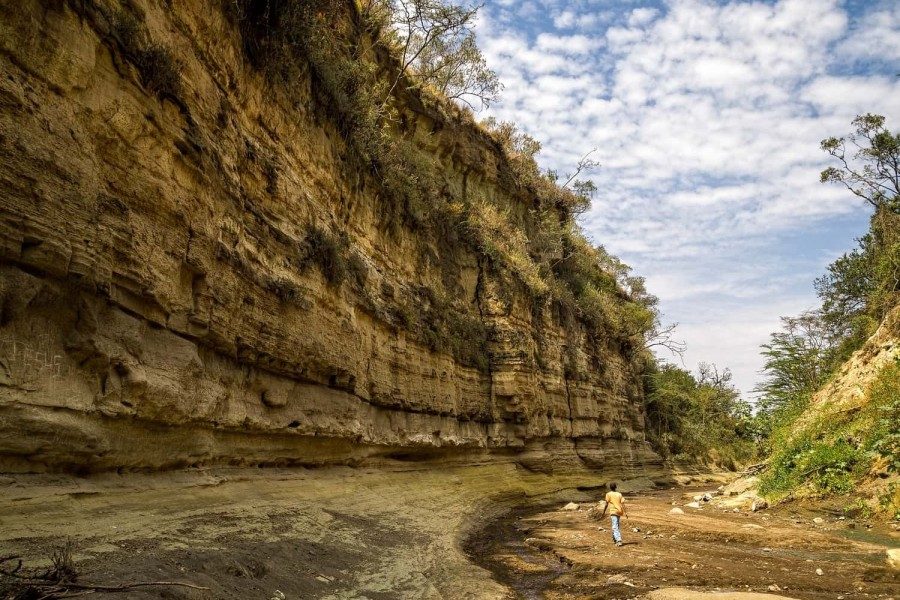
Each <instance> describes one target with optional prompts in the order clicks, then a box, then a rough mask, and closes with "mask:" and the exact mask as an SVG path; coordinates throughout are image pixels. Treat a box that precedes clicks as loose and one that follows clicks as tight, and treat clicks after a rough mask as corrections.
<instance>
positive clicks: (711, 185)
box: [479, 0, 900, 391]
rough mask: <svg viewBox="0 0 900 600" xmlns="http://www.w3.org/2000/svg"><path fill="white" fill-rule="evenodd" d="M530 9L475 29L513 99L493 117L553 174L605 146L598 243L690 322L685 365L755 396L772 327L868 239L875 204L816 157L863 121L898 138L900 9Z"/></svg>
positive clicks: (595, 231)
mask: <svg viewBox="0 0 900 600" xmlns="http://www.w3.org/2000/svg"><path fill="white" fill-rule="evenodd" d="M526 5H527V6H526ZM519 8H520V9H522V10H517V8H516V6H515V5H510V6H507V7H504V6H503V4H502V3H500V4H494V3H491V4H489V5H488V6H487V7H486V9H485V14H484V15H483V18H482V22H481V25H480V26H479V35H480V39H481V43H482V47H483V50H484V52H485V55H486V57H487V59H488V61H489V63H490V64H491V65H492V66H493V67H494V68H495V69H496V70H497V71H498V73H499V75H500V77H501V80H502V81H503V82H504V83H505V84H506V91H505V95H504V100H503V102H502V103H501V104H499V105H497V106H496V107H494V108H492V110H491V114H493V115H494V116H497V117H498V118H500V119H504V120H512V121H515V122H517V123H519V124H520V126H521V127H522V128H523V129H524V130H525V131H527V132H528V133H529V134H531V135H533V136H534V137H536V138H537V139H539V140H540V141H541V142H542V144H543V151H542V155H541V161H542V163H543V166H546V167H550V168H555V169H558V170H559V171H561V172H566V171H567V170H570V169H571V167H572V165H574V164H575V162H576V161H577V160H578V157H579V156H581V155H582V154H584V152H585V151H586V150H588V149H591V148H597V153H596V154H595V155H594V156H593V157H594V158H596V159H598V160H599V161H600V162H601V164H602V168H601V169H600V170H599V171H598V172H597V173H596V174H595V177H594V179H595V182H596V183H597V186H598V188H599V189H600V192H599V193H598V194H597V197H596V198H595V200H594V204H593V207H592V209H591V211H590V212H589V213H588V214H587V215H585V217H584V222H583V225H584V226H585V229H586V231H587V232H588V233H589V235H590V236H591V237H592V239H594V241H596V242H597V243H602V244H603V245H604V246H606V247H607V248H608V249H610V250H611V251H613V252H615V253H618V254H620V255H621V256H622V258H623V259H625V260H626V262H629V263H630V264H632V265H633V266H634V267H635V270H636V271H637V272H639V273H641V274H644V275H646V276H647V279H648V283H649V286H650V288H651V291H655V292H656V293H657V294H658V295H659V296H660V297H661V299H662V304H661V305H662V308H663V310H664V311H665V312H666V313H667V315H668V317H669V318H671V319H673V320H676V321H681V322H682V323H683V327H682V335H683V336H684V337H685V338H686V341H687V342H688V347H689V360H688V362H689V363H690V364H695V363H696V362H697V361H699V360H713V361H716V362H719V363H720V366H730V367H732V369H733V370H734V371H735V375H736V380H737V381H738V383H739V384H740V386H741V387H742V388H743V389H744V390H745V391H749V390H750V389H751V388H752V387H753V384H754V381H755V380H756V378H757V370H758V369H759V366H760V364H761V362H760V360H759V356H758V345H759V344H760V343H762V342H764V341H765V339H766V335H767V333H768V332H770V331H772V330H773V329H774V328H775V327H776V326H777V324H778V316H779V315H780V314H791V313H794V312H797V311H798V310H801V309H804V308H809V307H810V306H812V305H813V304H814V303H815V298H814V297H813V295H812V290H811V281H812V279H813V278H814V277H815V276H816V275H817V274H818V273H819V271H821V269H822V268H823V267H824V265H825V264H826V257H833V256H834V254H835V253H836V252H838V251H839V250H840V249H842V248H843V249H849V247H850V245H851V244H852V238H853V237H854V236H855V235H858V234H859V233H860V228H861V227H863V226H864V224H865V207H864V206H862V205H861V204H860V203H856V202H854V200H853V199H852V198H848V196H847V194H845V193H844V192H842V191H841V190H840V189H838V188H835V187H827V186H822V185H821V184H819V183H818V172H819V171H820V170H821V169H822V168H823V167H824V166H825V165H826V164H827V161H826V160H825V159H826V158H827V157H825V156H824V155H823V154H822V153H821V152H820V151H819V149H818V142H819V140H820V139H822V138H824V137H827V136H828V135H833V134H841V133H844V132H846V131H847V130H848V128H849V123H850V120H851V119H852V118H853V117H854V116H855V115H856V114H858V113H861V112H878V113H881V114H884V115H885V116H887V117H888V122H889V124H892V125H893V127H900V102H898V98H900V78H898V77H896V74H897V73H898V72H900V7H897V6H896V5H891V4H877V3H876V4H871V5H868V6H864V7H863V9H861V10H858V11H856V12H853V11H850V10H848V9H847V8H846V6H845V5H844V4H842V3H840V2H838V1H837V0H814V1H810V0H778V1H776V2H767V3H762V2H744V1H731V2H715V1H713V0H669V1H667V2H666V3H665V4H655V3H652V4H651V3H649V2H620V3H612V2H605V1H601V0H578V1H575V2H561V1H559V0H543V1H542V2H537V1H535V2H526V3H523V4H521V5H519ZM523 10H524V12H523ZM836 223H843V224H844V225H843V226H842V227H841V226H835V224H836ZM825 230H827V231H829V232H832V235H831V236H830V238H829V239H824V238H822V237H821V236H818V237H817V236H815V235H813V234H814V233H815V232H821V231H825ZM813 237H815V238H816V244H817V245H816V247H815V248H811V247H810V243H811V242H810V241H809V240H810V239H812V238H813ZM786 240H788V241H790V243H788V242H787V241H786ZM798 256H802V257H803V260H799V259H798V258H797V257H798Z"/></svg>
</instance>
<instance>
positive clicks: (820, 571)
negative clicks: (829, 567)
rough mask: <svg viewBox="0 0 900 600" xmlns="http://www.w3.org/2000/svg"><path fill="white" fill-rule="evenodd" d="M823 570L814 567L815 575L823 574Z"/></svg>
mask: <svg viewBox="0 0 900 600" xmlns="http://www.w3.org/2000/svg"><path fill="white" fill-rule="evenodd" d="M824 574H825V572H824V571H823V570H822V569H816V575H824Z"/></svg>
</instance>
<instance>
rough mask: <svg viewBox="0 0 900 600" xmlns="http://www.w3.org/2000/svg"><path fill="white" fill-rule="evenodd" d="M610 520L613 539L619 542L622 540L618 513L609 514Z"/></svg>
mask: <svg viewBox="0 0 900 600" xmlns="http://www.w3.org/2000/svg"><path fill="white" fill-rule="evenodd" d="M609 518H610V519H611V520H612V534H613V541H614V542H616V543H619V542H621V541H622V532H621V531H619V515H609Z"/></svg>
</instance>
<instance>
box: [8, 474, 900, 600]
mask: <svg viewBox="0 0 900 600" xmlns="http://www.w3.org/2000/svg"><path fill="white" fill-rule="evenodd" d="M624 476H626V474H624V473H618V474H614V473H607V474H604V475H602V476H600V475H598V474H596V473H577V474H571V475H566V476H562V475H552V476H551V475H544V474H539V473H532V472H528V471H526V470H524V469H522V468H521V467H517V466H515V465H514V464H511V463H492V464H484V465H474V466H461V467H457V468H450V467H447V466H444V465H428V464H419V463H416V464H409V465H399V466H394V467H393V468H390V469H384V468H379V469H362V468H356V469H352V468H329V469H319V470H303V469H285V470H278V469H239V470H209V471H189V472H173V473H163V474H154V475H134V474H132V475H114V474H108V475H98V476H93V477H89V478H75V477H63V476H49V475H46V476H15V477H0V556H2V555H5V554H11V553H15V554H19V555H21V556H22V557H23V558H24V559H25V561H26V564H29V565H40V564H42V563H43V564H46V563H47V557H48V556H49V553H50V552H51V551H52V550H53V549H54V548H57V547H59V546H60V545H61V544H62V543H63V542H64V541H65V540H71V541H72V542H73V544H74V547H75V558H76V561H77V564H78V567H79V570H80V572H81V581H83V582H90V583H100V584H118V583H129V582H135V581H153V580H166V581H173V580H174V581H182V582H189V583H192V584H195V585H199V586H203V587H206V588H209V589H208V590H190V589H185V588H178V587H157V588H146V589H143V590H140V591H130V592H128V593H113V594H104V595H97V596H96V597H102V598H135V599H138V600H140V599H150V598H154V599H155V598H168V599H181V600H186V599H197V600H199V599H204V600H209V599H235V600H237V599H241V600H245V599H260V600H269V599H270V598H273V597H275V595H276V590H279V591H280V592H282V593H283V595H284V597H285V600H298V599H307V598H324V599H342V598H358V599H362V598H369V599H372V600H379V599H393V598H427V599H431V598H435V599H438V598H441V599H457V598H459V599H465V598H471V599H508V598H548V599H558V598H646V599H648V600H689V599H698V600H700V599H702V598H705V596H701V595H698V590H699V591H705V592H716V591H721V592H741V594H731V595H723V596H713V597H710V598H715V600H754V599H755V598H761V597H765V598H772V596H770V595H766V596H759V595H757V593H759V592H763V593H766V594H770V593H774V594H776V595H777V596H780V597H787V598H804V599H806V598H840V597H841V596H843V598H845V599H846V600H850V599H852V598H853V599H855V598H888V597H892V596H893V597H894V598H896V599H900V591H898V590H900V580H898V576H897V572H896V571H892V570H890V569H888V568H887V566H886V564H885V562H884V549H885V547H887V546H889V545H894V546H896V545H897V541H898V537H897V536H898V533H897V532H896V531H894V530H892V529H891V528H890V526H889V525H882V526H879V527H876V528H874V529H872V530H869V529H866V528H865V526H864V524H861V523H859V524H855V525H856V528H855V529H850V528H849V525H850V521H838V520H836V518H835V517H830V516H826V521H825V522H824V523H822V524H814V523H813V522H812V520H811V519H812V518H813V516H814V515H811V514H796V515H795V514H792V513H790V512H788V511H784V510H780V511H776V512H771V513H769V512H766V513H747V512H741V513H734V512H731V511H730V510H728V511H725V510H723V509H717V508H714V507H712V506H709V505H704V507H703V508H702V509H700V510H693V509H690V508H686V507H685V508H684V509H683V510H684V511H685V514H684V515H679V516H673V515H670V514H669V510H670V509H671V508H672V502H675V503H676V504H679V505H682V504H684V503H686V502H687V501H689V500H690V497H689V496H690V495H692V494H693V492H687V493H688V497H684V494H685V488H678V489H671V490H670V489H665V490H664V491H647V490H652V489H654V488H659V487H660V486H665V487H666V488H668V487H669V486H670V485H672V482H673V481H675V480H678V481H681V482H688V481H691V479H690V478H688V477H675V478H673V477H672V475H671V474H663V473H659V474H655V476H654V477H653V478H651V477H647V476H643V477H640V478H634V477H632V479H627V478H626V480H625V483H624V484H623V489H624V490H625V491H626V492H628V495H627V497H628V502H629V504H630V511H631V513H632V517H631V519H630V520H629V521H626V522H625V536H626V541H627V542H628V544H627V545H626V546H625V547H623V548H615V547H614V546H612V544H611V541H610V532H609V524H608V521H607V522H605V523H600V522H597V521H595V520H593V519H592V518H590V517H589V515H588V512H587V511H586V510H585V507H586V506H589V505H587V504H582V509H581V510H578V511H562V510H559V509H560V507H562V506H563V505H564V504H565V503H566V502H568V501H570V500H574V501H576V502H581V503H585V502H589V501H592V500H595V499H596V498H598V497H600V496H602V493H603V491H602V490H601V489H599V486H600V485H601V484H602V483H603V482H605V481H606V480H608V479H610V478H617V479H618V478H622V477H624ZM698 480H699V481H705V482H706V483H705V484H704V485H706V486H707V487H712V488H715V487H716V486H718V484H719V482H720V481H721V478H717V477H713V476H709V475H702V476H697V477H694V479H693V481H694V483H697V482H698ZM579 488H580V489H579ZM638 490H643V491H638ZM632 528H638V529H640V532H633V531H632ZM526 540H529V541H528V543H527V544H526ZM817 568H819V569H822V571H823V573H824V574H823V575H821V576H819V575H816V573H815V570H816V569H817ZM613 576H619V579H620V581H619V582H618V583H617V582H616V581H617V579H613V580H610V577H613ZM769 585H777V586H779V589H781V590H782V591H779V592H769V590H768V586H769ZM671 588H679V589H671ZM686 590H687V591H686ZM748 592H753V593H754V595H747V593H748Z"/></svg>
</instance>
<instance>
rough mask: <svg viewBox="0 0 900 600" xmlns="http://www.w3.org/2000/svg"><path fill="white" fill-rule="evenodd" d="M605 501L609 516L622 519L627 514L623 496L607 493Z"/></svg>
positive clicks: (616, 493) (617, 493)
mask: <svg viewBox="0 0 900 600" xmlns="http://www.w3.org/2000/svg"><path fill="white" fill-rule="evenodd" d="M605 500H606V506H607V507H608V508H609V514H611V515H617V516H620V517H621V516H622V515H624V514H625V508H624V506H623V504H624V503H625V498H624V497H622V494H620V493H619V492H607V493H606V498H605Z"/></svg>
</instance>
